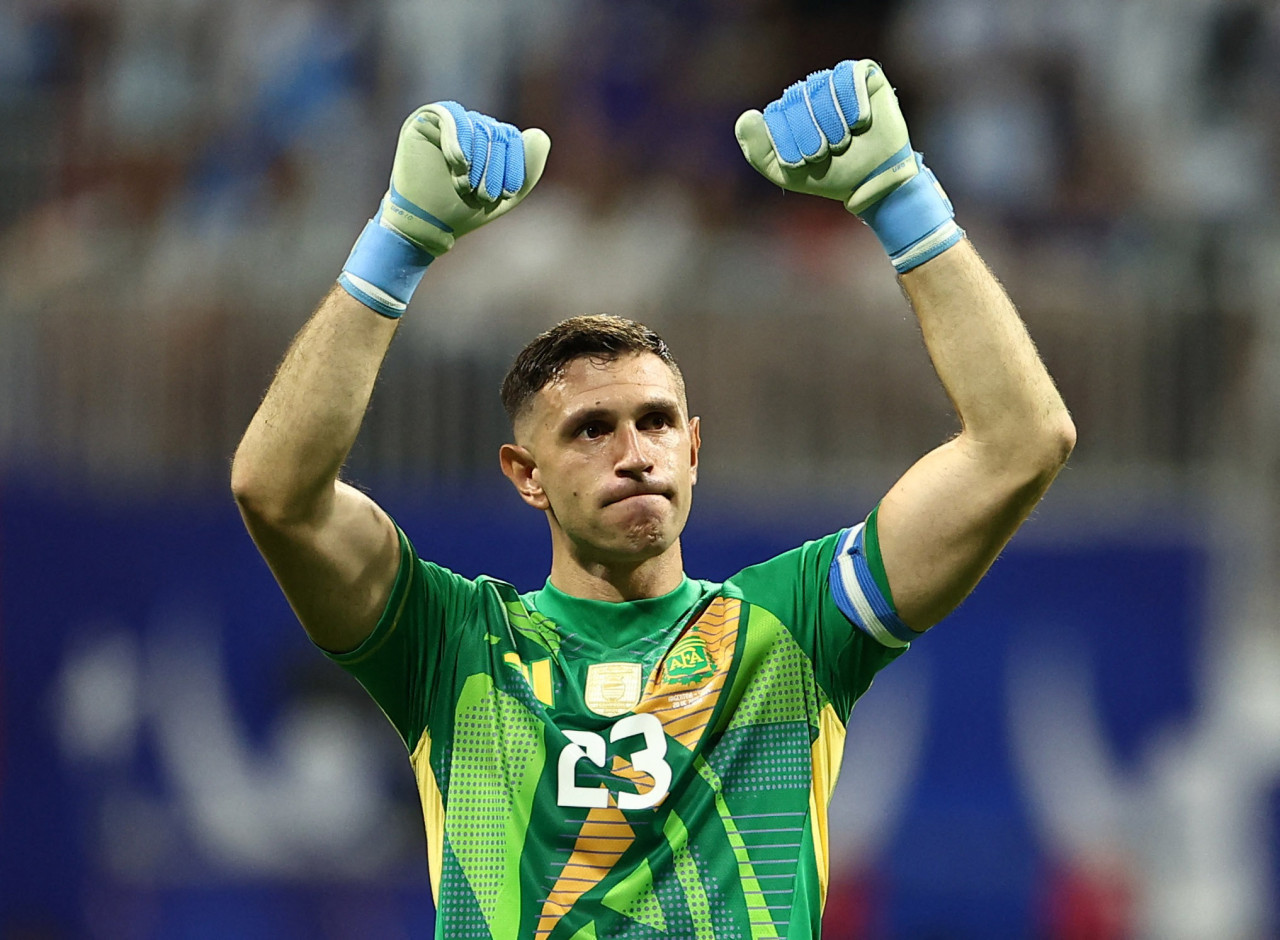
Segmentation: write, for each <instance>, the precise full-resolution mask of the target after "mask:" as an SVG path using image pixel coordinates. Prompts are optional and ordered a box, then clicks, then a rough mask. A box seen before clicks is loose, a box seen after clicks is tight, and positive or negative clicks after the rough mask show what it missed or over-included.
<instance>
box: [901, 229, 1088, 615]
mask: <svg viewBox="0 0 1280 940" xmlns="http://www.w3.org/2000/svg"><path fill="white" fill-rule="evenodd" d="M902 285H903V287H904V289H905V290H906V292H907V296H908V297H909V298H910V299H911V304H912V306H913V307H914V308H915V311H916V316H917V317H918V318H919V320H920V326H921V329H922V331H923V333H924V339H925V345H926V347H927V348H928V350H929V356H930V358H931V359H932V360H933V366H934V369H935V370H936V371H937V373H938V377H939V378H940V379H941V380H942V385H943V387H944V388H945V389H946V390H947V395H948V396H949V397H950V398H951V402H952V404H953V405H954V407H955V409H956V413H957V414H958V415H959V417H960V422H961V427H962V430H961V432H960V434H959V435H957V436H956V437H955V438H953V439H952V440H950V441H948V442H947V443H945V444H943V445H942V446H941V447H938V448H937V449H935V450H933V451H931V452H929V453H928V454H926V455H925V456H924V457H922V458H921V459H920V460H919V461H917V462H916V464H915V465H914V466H912V467H911V469H909V470H908V471H907V472H906V473H905V474H903V476H902V478H901V479H900V480H898V482H897V483H896V484H894V486H893V487H892V488H891V489H890V490H889V492H888V494H887V495H886V496H885V497H884V499H883V500H882V501H881V503H880V509H879V512H878V513H877V515H878V530H879V537H880V553H881V557H882V558H883V561H884V568H885V574H886V576H887V578H888V581H889V585H890V588H891V590H892V592H893V599H894V602H895V605H896V606H897V609H898V616H900V617H901V618H902V620H903V621H904V622H905V623H906V624H907V625H908V626H910V627H911V628H912V629H914V630H917V631H919V630H924V629H926V628H928V627H931V626H933V625H934V624H935V623H937V622H938V621H939V620H941V619H942V618H943V617H944V616H946V615H947V614H948V613H950V611H951V610H952V609H953V608H954V607H955V606H956V605H957V604H959V603H960V602H961V601H962V600H964V598H965V596H966V595H967V594H968V593H969V592H970V591H971V590H973V587H974V585H976V584H977V583H978V579H979V578H981V577H982V575H983V574H984V573H986V570H987V568H988V567H990V565H991V563H992V562H993V561H994V560H995V558H996V556H997V555H998V554H999V553H1000V551H1001V549H1003V548H1004V546H1005V544H1006V543H1008V541H1009V539H1010V538H1012V537H1013V533H1014V532H1015V531H1016V530H1017V528H1018V526H1019V525H1021V524H1022V522H1023V520H1025V519H1026V518H1027V515H1028V514H1029V513H1030V512H1031V510H1032V509H1033V508H1035V505H1036V503H1037V502H1038V501H1039V500H1040V497H1041V496H1043V495H1044V492H1045V490H1047V489H1048V488H1049V484H1050V483H1052V482H1053V479H1054V477H1055V476H1057V473H1058V471H1059V470H1060V469H1061V468H1062V465H1063V464H1064V463H1065V462H1066V459H1067V456H1068V455H1069V454H1070V453H1071V448H1072V447H1073V446H1074V445H1075V439H1076V438H1075V426H1074V424H1072V421H1071V417H1070V415H1069V414H1068V413H1067V409H1066V406H1065V405H1064V404H1063V402H1062V398H1061V396H1060V395H1059V394H1058V390H1057V389H1056V388H1055V387H1054V385H1053V380H1052V379H1050V378H1049V373H1048V372H1047V371H1046V370H1045V368H1044V365H1043V364H1042V363H1041V361H1040V358H1039V356H1038V355H1037V354H1036V350H1035V347H1034V346H1033V345H1032V343H1031V338H1030V337H1029V336H1028V335H1027V331H1026V328H1025V327H1024V326H1023V324H1022V321H1021V320H1020V319H1019V317H1018V314H1017V312H1016V311H1015V310H1014V307H1013V304H1012V303H1011V302H1010V301H1009V298H1008V297H1007V296H1006V294H1005V292H1004V290H1003V289H1002V288H1001V286H1000V284H999V283H998V282H997V281H996V279H995V277H994V276H993V275H992V274H991V272H990V271H989V270H988V269H987V267H986V265H985V264H983V262H982V259H981V258H979V257H978V254H977V252H976V251H974V250H973V248H972V246H970V244H969V243H968V241H961V242H959V243H958V244H956V245H955V246H954V247H953V248H950V249H948V250H947V251H945V252H943V253H942V254H940V255H938V256H937V257H936V258H934V259H933V260H931V261H929V262H927V263H925V264H923V265H921V266H920V267H918V268H915V269H913V270H911V271H908V272H906V273H905V274H903V275H902Z"/></svg>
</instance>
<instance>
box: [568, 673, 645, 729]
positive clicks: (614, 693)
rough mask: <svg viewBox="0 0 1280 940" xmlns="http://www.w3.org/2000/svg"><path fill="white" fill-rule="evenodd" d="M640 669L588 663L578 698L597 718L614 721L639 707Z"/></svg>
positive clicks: (642, 675)
mask: <svg viewBox="0 0 1280 940" xmlns="http://www.w3.org/2000/svg"><path fill="white" fill-rule="evenodd" d="M643 678H644V670H643V667H642V666H641V665H640V664H639V663H592V664H591V665H589V666H588V667H587V687H586V689H584V690H583V693H582V698H583V701H585V702H586V704H587V708H589V709H591V710H592V711H593V712H595V713H596V714H597V715H603V716H604V717H606V718H615V717H617V716H618V715H625V714H626V713H627V712H629V711H631V710H632V709H634V708H635V707H636V706H637V705H639V704H640V691H641V685H642V682H641V680H642V679H643Z"/></svg>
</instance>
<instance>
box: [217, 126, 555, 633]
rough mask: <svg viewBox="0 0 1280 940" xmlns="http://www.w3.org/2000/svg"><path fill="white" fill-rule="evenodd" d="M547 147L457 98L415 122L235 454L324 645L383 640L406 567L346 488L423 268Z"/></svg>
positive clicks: (498, 201) (372, 512)
mask: <svg viewBox="0 0 1280 940" xmlns="http://www.w3.org/2000/svg"><path fill="white" fill-rule="evenodd" d="M550 147H551V142H550V140H549V139H548V138H547V135H546V134H544V133H543V132H542V131H540V130H536V129H531V130H526V131H524V132H523V133H521V132H520V131H517V130H516V129H515V128H514V127H512V126H511V125H509V124H501V123H499V122H497V121H494V120H493V119H492V118H488V117H485V116H484V115H480V114H477V113H476V112H473V111H467V110H465V109H464V108H462V107H461V106H460V105H458V104H456V103H455V102H439V103H437V104H432V105H427V106H425V107H423V108H420V109H418V111H416V112H414V113H413V114H412V115H410V116H409V118H408V120H406V121H405V123H404V125H403V127H402V128H401V130H400V140H399V145H398V146H397V148H396V157H395V162H394V165H393V167H392V171H391V185H390V186H389V187H388V190H387V193H386V195H385V196H384V197H383V200H382V203H381V205H380V206H379V209H378V212H377V214H376V215H375V216H374V218H373V219H372V220H370V222H369V224H368V225H367V226H366V227H365V230H364V232H363V233H362V234H361V236H360V239H359V240H358V241H357V242H356V245H355V247H354V248H353V249H352V251H351V255H350V256H349V257H348V258H347V263H346V265H345V266H344V267H343V270H342V275H341V276H340V277H339V278H338V286H336V287H335V288H334V289H333V290H332V291H331V292H330V293H329V295H328V296H327V297H326V298H325V299H324V301H323V302H322V303H321V304H320V307H319V309H317V310H316V312H315V314H314V315H313V316H312V318H311V320H310V321H309V322H308V323H307V325H306V326H305V327H303V329H302V331H301V332H300V333H299V334H298V336H297V337H296V338H295V340H294V342H293V345H292V346H291V347H290V349H289V351H288V353H287V354H286V355H285V358H284V362H283V363H281V365H280V369H279V371H278V372H277V373H276V377H275V379H274V380H273V381H272V383H271V387H270V388H269V389H268V390H267V394H266V396H265V397H264V398H263V401H262V404H261V405H260V406H259V407H258V411H257V413H256V414H255V415H254V417H253V420H252V421H251V422H250V424H249V429H248V430H247V431H246V432H245V435H244V438H243V439H242V440H241V442H240V446H239V447H238V448H237V450H236V455H235V460H234V461H233V464H232V472H231V487H232V492H233V493H234V495H235V498H236V502H237V504H238V505H239V507H240V512H241V515H242V516H243V517H244V520H245V525H246V526H247V527H248V529H249V533H250V535H252V537H253V540H254V542H255V543H256V544H257V546H258V549H259V550H260V551H261V552H262V555H263V557H264V558H265V559H266V561H267V564H268V565H269V566H270V568H271V571H272V573H273V574H274V575H275V577H276V580H277V581H278V582H279V583H280V587H281V588H282V589H283V591H284V593H285V596H286V597H287V598H288V600H289V603H290V605H292V607H293V609H294V612H295V613H296V614H297V615H298V619H299V620H301V621H302V624H303V626H304V627H305V628H306V630H307V632H308V634H310V636H311V638H312V639H313V640H314V641H315V642H316V643H317V644H319V645H320V646H321V647H323V648H324V649H327V650H330V651H333V652H345V651H348V650H352V649H355V648H356V647H357V646H359V645H360V643H361V642H363V641H364V640H365V638H367V637H368V636H369V634H370V633H372V632H373V629H374V628H375V627H376V626H377V623H378V618H379V616H380V615H381V613H382V610H383V608H384V607H385V606H386V603H387V599H388V597H389V596H390V593H391V589H392V585H393V584H394V582H395V577H396V572H397V569H398V566H399V560H400V547H399V538H398V536H397V533H396V528H395V526H394V525H393V524H392V522H391V520H390V518H388V516H387V515H386V513H385V512H383V511H382V509H381V508H379V507H378V505H377V504H376V503H374V502H373V500H371V499H370V498H369V497H368V496H366V495H365V494H364V493H362V492H360V491H359V490H357V489H355V488H354V487H352V486H350V485H348V484H346V483H343V482H342V481H341V480H340V479H339V478H338V477H339V472H340V470H341V468H342V464H343V462H344V461H345V460H346V458H347V454H348V452H349V451H350V450H351V446H352V445H353V444H354V443H355V439H356V434H357V433H358V432H359V429H360V422H361V420H362V419H363V417H364V413H365V410H366V409H367V408H368V405H369V398H370V396H371V394H372V392H373V385H374V382H375V380H376V379H377V375H378V370H379V369H380V367H381V365H382V360H383V358H384V357H385V355H386V352H387V348H388V347H389V345H390V343H391V339H392V337H393V336H394V335H395V330H396V325H397V323H398V320H399V317H400V315H401V314H402V313H404V311H405V310H406V309H407V307H408V303H409V300H410V298H411V297H412V295H413V292H414V290H415V289H416V287H417V284H418V281H419V280H420V279H421V278H422V276H423V273H424V272H425V270H426V268H427V265H429V264H430V263H431V262H432V261H434V260H435V259H436V258H438V257H439V256H440V255H442V254H444V253H445V252H446V251H448V250H449V249H450V248H452V247H453V244H454V242H455V240H456V239H457V238H459V237H461V236H462V235H465V234H467V233H468V232H470V231H472V230H473V229H476V228H479V227H480V226H481V225H484V224H485V223H486V222H488V221H490V220H492V219H495V218H497V217H498V216H500V215H502V214H504V213H505V212H507V211H509V210H510V209H511V208H513V207H514V206H515V205H517V204H518V203H519V202H520V201H521V200H523V199H524V197H525V196H526V195H528V193H529V191H530V190H531V189H532V188H533V187H534V185H535V184H536V183H537V182H538V179H539V178H540V177H541V175H542V171H543V169H544V167H545V165H546V159H547V153H548V151H549V150H550Z"/></svg>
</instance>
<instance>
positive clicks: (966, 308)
mask: <svg viewBox="0 0 1280 940" xmlns="http://www.w3.org/2000/svg"><path fill="white" fill-rule="evenodd" d="M901 281H902V286H903V289H904V290H905V291H906V293H907V296H908V298H909V299H910V301H911V305H912V307H913V308H914V309H915V312H916V316H917V317H918V319H919V321H920V327H921V330H922V332H923V334H924V340H925V345H926V347H927V348H928V351H929V356H930V358H931V359H932V360H933V365H934V368H935V370H936V371H937V373H938V377H939V378H940V379H941V381H942V384H943V387H944V388H945V389H946V392H947V395H948V396H949V397H950V398H951V401H952V404H953V405H954V406H955V409H956V412H957V414H958V415H959V417H960V421H961V424H962V426H963V435H962V436H963V437H964V438H965V440H966V442H967V443H974V444H978V445H980V447H981V449H982V450H984V451H986V452H989V453H993V454H995V455H996V456H997V457H999V456H1002V455H1009V454H1014V455H1021V454H1034V455H1035V456H1036V457H1037V458H1038V459H1044V460H1046V461H1048V462H1051V463H1053V462H1060V460H1062V459H1065V457H1066V455H1067V453H1068V452H1069V451H1070V449H1071V445H1072V444H1073V443H1074V439H1075V431H1074V427H1073V426H1072V423H1071V418H1070V416H1069V415H1068V413H1067V409H1066V406H1065V405H1064V404H1063V401H1062V398H1061V396H1060V395H1059V394H1058V390H1057V388H1055V387H1054V384H1053V380H1052V379H1051V378H1050V377H1049V373H1048V371H1047V370H1046V369H1045V367H1044V364H1043V363H1042V362H1041V361H1040V357H1039V355H1038V354H1037V352H1036V349H1035V346H1034V345H1033V343H1032V341H1031V337H1030V336H1029V335H1028V334H1027V330H1026V327H1025V326H1024V325H1023V322H1022V320H1021V318H1020V317H1019V316H1018V314H1017V311H1016V310H1015V309H1014V306H1013V303H1012V302H1011V301H1010V300H1009V298H1008V296H1007V295H1006V294H1005V292H1004V289H1003V288H1002V287H1001V286H1000V283H999V282H998V281H997V280H996V278H995V276H994V275H993V274H992V273H991V272H990V270H988V268H987V266H986V265H985V264H984V263H983V261H982V259H981V258H980V257H978V254H977V252H976V251H974V249H973V247H972V246H971V245H970V244H969V243H968V242H967V241H962V242H960V243H959V244H957V245H956V246H954V247H953V248H951V249H949V250H948V251H945V252H943V253H942V254H940V255H938V256H937V257H936V258H934V259H933V260H931V261H929V262H928V263H927V264H924V265H921V266H920V267H918V268H915V269H913V270H911V271H908V272H906V273H905V274H903V275H902V277H901Z"/></svg>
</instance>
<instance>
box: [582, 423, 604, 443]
mask: <svg viewBox="0 0 1280 940" xmlns="http://www.w3.org/2000/svg"><path fill="white" fill-rule="evenodd" d="M602 434H604V428H603V427H602V426H601V425H599V424H584V425H583V426H582V429H581V430H579V431H578V436H579V437H585V438H587V439H588V440H592V441H593V440H595V439H596V438H597V437H599V436H600V435H602Z"/></svg>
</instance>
